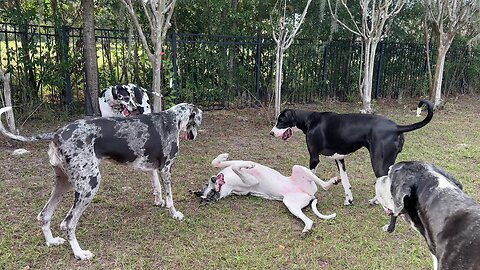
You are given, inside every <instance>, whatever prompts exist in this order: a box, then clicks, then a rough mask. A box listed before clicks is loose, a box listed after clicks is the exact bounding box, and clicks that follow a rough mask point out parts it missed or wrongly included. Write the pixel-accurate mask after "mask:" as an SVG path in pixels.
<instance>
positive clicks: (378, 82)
mask: <svg viewBox="0 0 480 270" xmlns="http://www.w3.org/2000/svg"><path fill="white" fill-rule="evenodd" d="M384 50H385V41H381V42H380V57H379V59H378V65H377V70H376V72H377V79H376V80H375V93H374V98H375V99H377V98H378V92H379V91H381V88H382V84H381V81H382V75H383V57H384V56H383V52H384Z"/></svg>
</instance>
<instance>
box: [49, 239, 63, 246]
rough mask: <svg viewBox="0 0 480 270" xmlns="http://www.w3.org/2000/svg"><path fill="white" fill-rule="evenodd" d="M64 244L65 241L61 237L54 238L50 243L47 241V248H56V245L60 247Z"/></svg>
mask: <svg viewBox="0 0 480 270" xmlns="http://www.w3.org/2000/svg"><path fill="white" fill-rule="evenodd" d="M63 243H65V239H63V238H62V237H55V238H53V239H52V240H50V241H47V246H49V247H50V246H58V245H61V244H63Z"/></svg>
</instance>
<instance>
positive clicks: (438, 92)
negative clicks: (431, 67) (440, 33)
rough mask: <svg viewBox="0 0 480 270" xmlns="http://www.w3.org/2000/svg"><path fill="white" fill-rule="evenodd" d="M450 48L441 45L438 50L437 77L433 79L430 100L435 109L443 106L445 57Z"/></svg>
mask: <svg viewBox="0 0 480 270" xmlns="http://www.w3.org/2000/svg"><path fill="white" fill-rule="evenodd" d="M448 48H449V47H448V46H443V45H442V44H440V45H439V46H438V50H437V61H436V62H435V75H434V77H433V84H432V88H431V90H430V100H432V101H433V107H434V109H437V108H438V107H440V106H442V105H443V100H442V81H443V70H444V67H445V57H446V55H447V51H448Z"/></svg>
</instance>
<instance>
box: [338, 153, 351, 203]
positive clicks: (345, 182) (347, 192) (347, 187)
mask: <svg viewBox="0 0 480 270" xmlns="http://www.w3.org/2000/svg"><path fill="white" fill-rule="evenodd" d="M335 162H336V163H337V168H338V171H339V172H340V178H341V179H342V186H343V189H344V191H345V201H344V202H343V204H344V205H351V204H352V203H353V194H352V186H351V185H350V182H349V181H348V176H347V169H346V168H345V160H344V159H339V160H337V159H336V160H335Z"/></svg>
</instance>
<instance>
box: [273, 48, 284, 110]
mask: <svg viewBox="0 0 480 270" xmlns="http://www.w3.org/2000/svg"><path fill="white" fill-rule="evenodd" d="M283 53H284V50H283V47H282V45H281V44H277V56H276V61H275V62H276V67H275V117H277V116H278V115H279V114H280V109H281V108H280V105H281V103H282V73H283V71H282V67H283Z"/></svg>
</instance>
